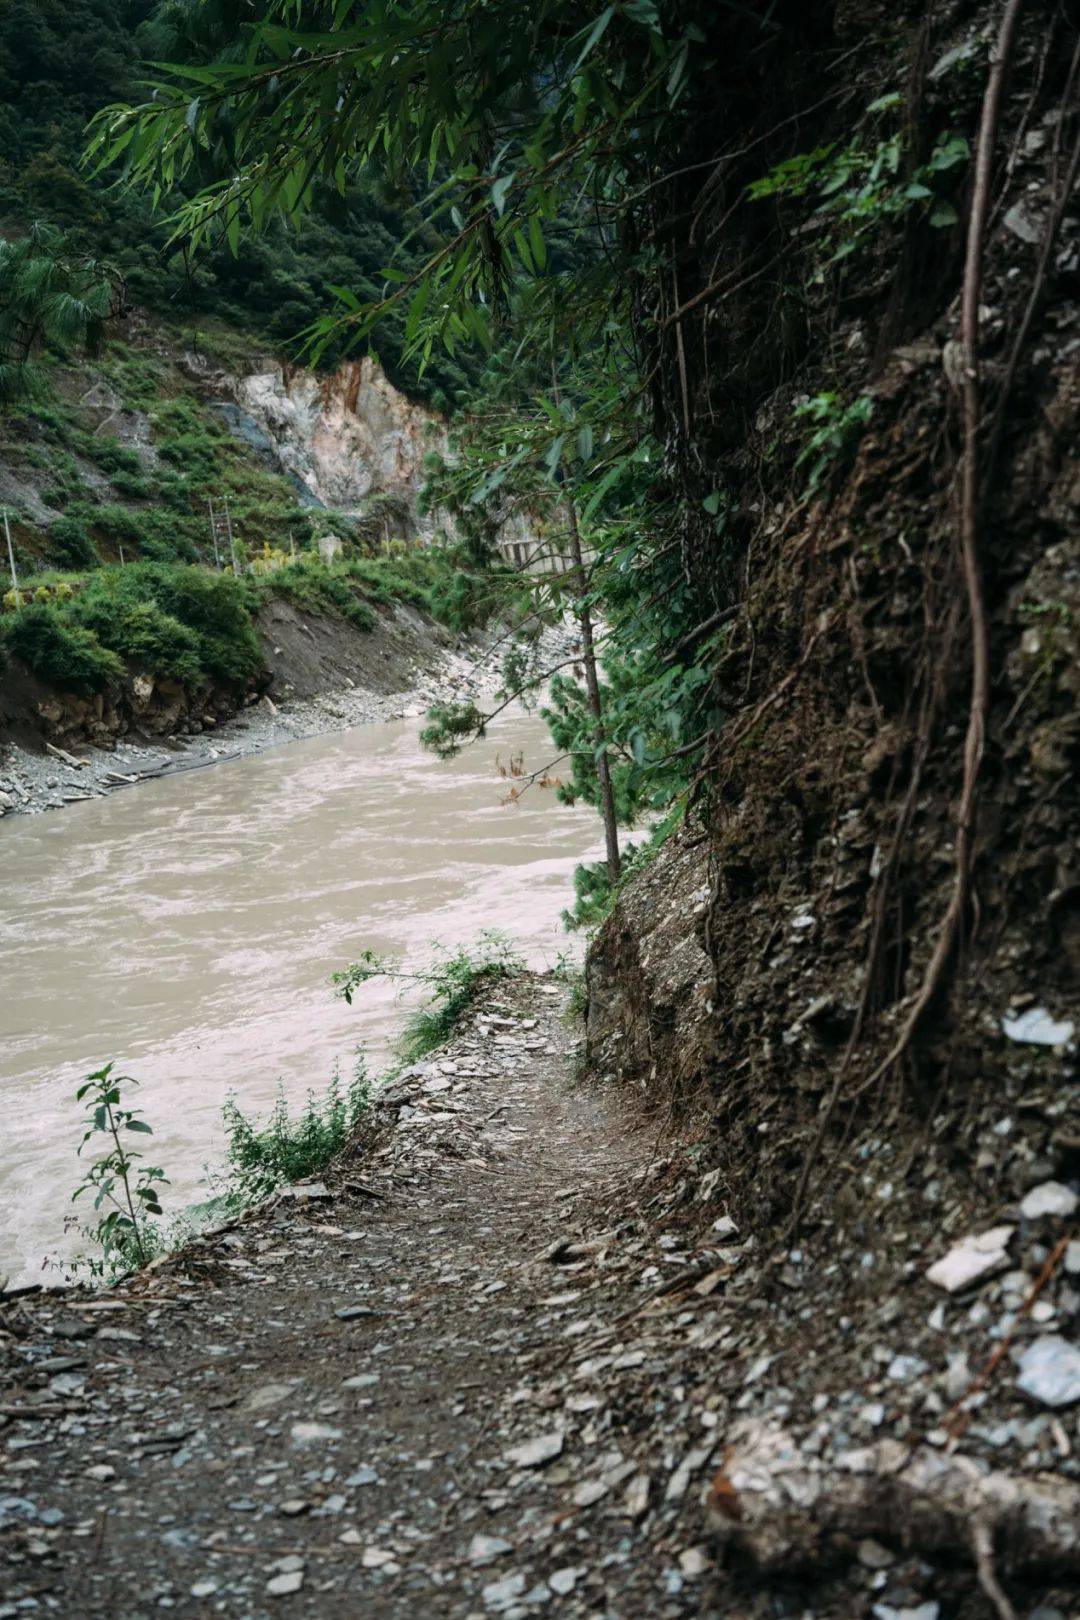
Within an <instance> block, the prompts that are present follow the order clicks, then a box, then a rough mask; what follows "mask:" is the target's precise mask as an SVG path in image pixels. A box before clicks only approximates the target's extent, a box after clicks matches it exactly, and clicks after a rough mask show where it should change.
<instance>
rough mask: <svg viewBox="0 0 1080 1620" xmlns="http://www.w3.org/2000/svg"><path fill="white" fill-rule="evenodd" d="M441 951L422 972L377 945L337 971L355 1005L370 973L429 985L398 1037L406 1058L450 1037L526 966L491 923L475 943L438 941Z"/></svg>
mask: <svg viewBox="0 0 1080 1620" xmlns="http://www.w3.org/2000/svg"><path fill="white" fill-rule="evenodd" d="M435 951H436V956H435V960H434V961H433V962H432V963H431V965H430V966H429V967H427V968H423V969H422V970H421V971H420V972H418V973H405V972H403V971H402V970H401V969H400V968H399V967H398V966H397V965H396V963H394V962H392V961H390V960H388V959H386V958H384V957H380V956H378V955H377V954H376V953H375V952H374V951H365V952H364V953H363V955H362V956H361V958H360V960H359V961H358V962H352V963H350V965H349V966H348V967H347V968H345V969H344V970H343V971H342V972H340V973H335V974H334V975H333V983H334V985H335V989H336V994H337V995H339V996H341V997H342V999H343V1000H344V1001H346V1002H348V1004H349V1006H352V999H353V996H354V995H355V993H356V991H357V990H358V989H359V987H360V986H361V985H362V984H366V983H367V981H368V980H369V979H378V978H390V979H400V980H401V981H402V982H403V983H414V984H422V985H424V986H425V987H426V988H427V990H428V991H429V992H430V994H429V998H428V1000H427V1001H426V1002H425V1003H424V1005H423V1006H421V1007H418V1008H417V1009H416V1010H415V1011H414V1012H412V1013H410V1014H409V1017H408V1020H407V1022H406V1024H405V1030H404V1033H403V1035H402V1037H401V1040H400V1042H399V1043H398V1053H399V1055H400V1057H401V1058H402V1060H403V1062H405V1063H416V1062H418V1061H419V1059H420V1058H422V1057H423V1056H424V1055H425V1054H426V1053H428V1052H430V1051H432V1050H433V1049H434V1048H435V1047H437V1046H441V1045H442V1044H443V1042H444V1041H447V1040H449V1038H450V1036H451V1035H452V1034H453V1033H454V1031H455V1029H456V1028H457V1026H458V1024H459V1023H460V1022H461V1020H462V1019H463V1018H464V1016H465V1014H466V1013H467V1012H468V1011H469V1009H470V1007H472V1005H473V1004H474V1002H475V1001H476V999H477V997H478V996H479V995H480V994H481V993H482V991H483V990H485V989H486V988H487V986H488V985H490V984H491V983H493V982H494V981H498V980H501V979H512V978H515V977H516V976H517V975H518V974H519V973H522V972H524V969H525V964H524V962H523V961H522V959H521V957H520V955H519V954H518V952H517V951H516V950H515V949H514V947H513V945H512V944H511V942H510V941H509V940H508V939H507V938H506V937H505V936H504V935H503V934H499V933H496V932H494V931H493V930H491V929H485V931H484V932H483V933H482V934H481V935H480V938H479V941H478V942H477V944H476V945H474V946H473V947H472V948H471V949H470V948H469V947H468V946H465V945H462V946H459V947H458V949H457V950H455V951H451V950H448V949H447V948H445V947H444V946H440V945H437V946H436V947H435Z"/></svg>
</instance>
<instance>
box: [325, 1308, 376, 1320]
mask: <svg viewBox="0 0 1080 1620" xmlns="http://www.w3.org/2000/svg"><path fill="white" fill-rule="evenodd" d="M379 1314H380V1313H379V1312H378V1311H373V1310H372V1308H371V1306H370V1305H342V1307H341V1308H340V1310H336V1311H335V1312H334V1315H335V1316H336V1317H337V1319H338V1321H339V1322H359V1321H362V1320H363V1318H364V1317H367V1316H378V1315H379Z"/></svg>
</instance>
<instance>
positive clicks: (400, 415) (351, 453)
mask: <svg viewBox="0 0 1080 1620" xmlns="http://www.w3.org/2000/svg"><path fill="white" fill-rule="evenodd" d="M235 393H236V402H237V404H238V405H239V406H240V408H241V410H244V411H246V412H247V413H248V415H249V416H251V417H253V418H254V420H255V422H256V423H257V424H258V426H259V427H260V428H262V430H263V431H264V432H265V433H266V435H267V437H268V438H269V439H270V440H271V442H272V444H273V446H274V449H275V451H276V453H277V456H278V459H279V461H280V464H281V467H282V470H283V471H284V472H287V473H291V474H293V475H294V476H295V477H296V478H298V479H299V480H300V481H301V483H302V484H303V485H304V486H305V487H306V488H307V489H308V490H309V491H310V492H311V494H312V495H313V496H314V497H315V499H316V500H317V501H319V502H320V503H321V504H322V505H324V506H332V507H336V508H338V509H339V510H341V511H344V512H350V513H352V512H358V511H359V510H360V509H361V508H362V507H363V505H364V502H365V500H366V499H367V498H368V497H369V496H371V495H379V494H388V495H398V496H400V497H402V498H403V499H404V500H406V501H407V502H408V503H409V505H410V506H411V507H412V509H413V511H414V512H415V507H416V497H417V495H418V494H419V491H420V486H421V485H422V483H423V482H424V457H425V456H426V455H427V453H428V452H429V451H430V450H437V451H439V452H443V451H445V449H446V428H445V425H444V423H443V421H442V418H441V417H440V416H438V415H437V414H436V412H434V411H432V410H429V409H427V407H426V406H423V405H417V404H415V403H414V402H413V401H412V400H409V399H406V397H405V395H404V394H401V393H399V392H398V390H397V389H396V388H395V387H394V386H393V384H392V383H390V382H388V381H387V379H386V377H385V376H384V374H383V371H382V368H381V366H380V365H379V363H378V361H376V360H372V359H370V358H365V359H363V360H349V361H345V362H344V363H343V364H342V365H340V366H339V367H338V369H337V370H336V371H335V372H332V373H331V374H330V375H329V376H326V377H319V376H316V374H315V373H314V372H313V371H306V370H303V369H300V368H293V367H282V366H274V367H273V368H272V369H271V370H269V371H261V372H256V373H254V374H253V375H251V376H248V377H240V378H238V379H237V380H236V384H235Z"/></svg>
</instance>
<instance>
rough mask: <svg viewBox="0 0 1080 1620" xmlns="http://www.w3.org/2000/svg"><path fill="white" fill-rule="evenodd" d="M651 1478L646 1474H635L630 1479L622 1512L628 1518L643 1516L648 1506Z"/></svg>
mask: <svg viewBox="0 0 1080 1620" xmlns="http://www.w3.org/2000/svg"><path fill="white" fill-rule="evenodd" d="M651 1484H652V1482H651V1480H650V1479H649V1476H648V1474H637V1475H636V1476H635V1477H634V1478H633V1479H632V1480H631V1481H630V1485H629V1487H628V1489H627V1492H626V1502H625V1505H624V1507H623V1512H624V1513H625V1514H626V1517H627V1518H628V1519H640V1518H643V1517H644V1515H645V1513H646V1511H647V1509H648V1506H649V1491H650V1488H651Z"/></svg>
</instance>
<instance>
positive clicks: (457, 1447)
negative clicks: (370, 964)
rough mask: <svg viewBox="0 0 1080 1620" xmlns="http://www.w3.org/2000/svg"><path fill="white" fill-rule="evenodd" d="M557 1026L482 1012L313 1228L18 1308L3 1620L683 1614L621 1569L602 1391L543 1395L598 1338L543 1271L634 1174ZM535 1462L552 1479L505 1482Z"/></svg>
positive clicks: (623, 1523)
mask: <svg viewBox="0 0 1080 1620" xmlns="http://www.w3.org/2000/svg"><path fill="white" fill-rule="evenodd" d="M561 1002H562V995H561V992H559V991H558V990H556V988H555V987H554V986H553V985H551V984H550V983H548V984H547V985H544V984H534V983H533V982H532V981H528V982H527V983H526V984H525V985H523V986H521V987H519V988H516V989H515V990H514V991H513V992H511V993H510V994H509V995H507V996H506V997H504V998H503V1004H502V1005H501V1006H499V1005H495V1006H492V1007H489V1008H488V1009H487V1015H486V1016H485V1017H484V1018H483V1019H482V1020H481V1022H480V1024H479V1025H478V1026H477V1027H476V1028H475V1029H474V1030H472V1031H470V1032H469V1033H467V1034H466V1035H465V1036H463V1037H462V1038H461V1039H459V1040H458V1041H457V1042H456V1043H453V1044H452V1046H451V1048H450V1049H449V1050H450V1052H451V1054H452V1055H450V1056H443V1057H442V1059H441V1061H436V1062H435V1063H433V1064H430V1065H428V1066H426V1068H425V1070H424V1072H421V1073H419V1074H415V1075H412V1076H411V1077H410V1078H408V1079H406V1080H405V1081H403V1082H401V1083H400V1084H399V1085H398V1087H397V1089H396V1092H394V1093H392V1094H391V1098H390V1099H389V1101H388V1103H387V1104H385V1105H384V1106H383V1107H381V1108H380V1109H379V1110H378V1111H377V1112H378V1113H379V1115H380V1116H382V1117H386V1116H388V1114H389V1113H391V1112H394V1113H396V1114H397V1116H398V1117H397V1122H396V1127H395V1128H394V1130H393V1131H392V1132H386V1133H385V1134H386V1140H385V1141H382V1143H381V1146H379V1145H376V1146H375V1147H374V1148H372V1147H371V1145H370V1144H369V1146H368V1148H367V1150H366V1152H364V1153H363V1154H362V1155H360V1156H358V1157H357V1158H356V1159H355V1160H354V1161H353V1162H351V1163H344V1164H342V1165H339V1166H338V1167H337V1168H336V1171H335V1172H334V1173H332V1174H330V1175H328V1176H327V1178H326V1184H327V1188H328V1191H329V1196H328V1197H325V1198H324V1197H321V1196H305V1195H303V1194H301V1195H300V1196H292V1197H290V1198H288V1199H286V1200H283V1201H282V1202H280V1203H278V1204H277V1205H276V1206H275V1207H274V1208H273V1209H272V1210H271V1211H269V1212H266V1213H262V1214H259V1215H257V1216H255V1217H254V1218H250V1219H247V1220H245V1221H244V1222H243V1223H241V1224H240V1225H238V1226H237V1227H235V1228H234V1229H233V1230H232V1231H229V1232H226V1233H224V1234H222V1235H219V1236H217V1237H215V1238H213V1239H210V1240H207V1241H206V1242H204V1243H202V1244H199V1245H196V1246H194V1247H193V1248H191V1249H190V1250H188V1251H186V1252H185V1255H184V1256H183V1258H182V1259H181V1260H180V1261H170V1262H169V1263H168V1264H167V1265H165V1266H163V1267H162V1268H161V1269H160V1270H159V1271H158V1272H157V1273H156V1274H152V1275H151V1276H150V1277H148V1278H144V1279H142V1280H140V1281H139V1282H137V1283H135V1284H133V1285H131V1286H130V1287H128V1288H127V1289H123V1290H118V1291H116V1292H114V1293H113V1294H112V1295H110V1296H107V1297H99V1298H97V1299H94V1298H92V1297H88V1296H77V1297H69V1298H67V1299H63V1300H61V1299H58V1298H57V1296H45V1298H44V1299H41V1300H38V1299H34V1298H31V1299H30V1300H26V1301H23V1302H21V1304H20V1305H16V1306H12V1307H10V1308H9V1311H8V1313H7V1315H8V1318H9V1320H8V1322H7V1324H6V1325H7V1326H8V1328H9V1329H11V1330H13V1331H14V1332H15V1333H16V1334H17V1335H18V1337H17V1338H16V1339H15V1340H14V1344H13V1353H12V1362H13V1367H12V1373H13V1377H14V1379H15V1388H14V1389H11V1390H9V1392H7V1393H6V1394H5V1396H4V1406H3V1412H4V1415H5V1416H6V1417H7V1419H8V1429H7V1434H6V1436H5V1439H6V1447H7V1449H6V1454H5V1462H4V1472H3V1476H2V1479H0V1513H2V1515H3V1517H2V1518H0V1524H2V1523H3V1521H4V1519H6V1521H7V1531H6V1534H5V1535H4V1536H3V1537H2V1539H0V1545H3V1546H4V1549H5V1551H6V1552H7V1556H8V1558H9V1560H11V1562H10V1563H9V1565H8V1569H7V1579H6V1581H5V1585H6V1587H7V1593H6V1596H7V1602H6V1603H3V1602H0V1614H3V1615H8V1614H12V1615H14V1614H16V1613H19V1614H21V1613H25V1612H27V1608H26V1607H24V1606H23V1603H25V1600H26V1599H28V1598H31V1597H32V1598H36V1599H37V1603H38V1605H39V1606H40V1608H42V1609H43V1610H44V1611H45V1612H52V1613H58V1614H62V1615H72V1616H74V1615H109V1616H112V1617H117V1620H119V1617H123V1620H127V1617H132V1620H133V1617H135V1616H141V1615H149V1614H152V1613H155V1612H157V1611H159V1610H161V1609H168V1608H175V1609H177V1610H179V1611H180V1612H181V1613H185V1614H187V1613H200V1614H201V1613H205V1614H223V1615H230V1616H245V1617H248V1616H261V1615H264V1614H269V1613H275V1614H280V1613H283V1612H287V1613H289V1614H290V1615H297V1616H299V1615H319V1616H320V1617H323V1616H325V1617H331V1616H339V1615H341V1616H345V1615H349V1616H355V1615H357V1614H359V1613H364V1614H368V1615H373V1616H387V1617H391V1616H402V1617H404V1616H409V1617H410V1620H412V1617H417V1616H422V1615H423V1616H427V1615H431V1616H436V1615H447V1616H450V1615H453V1616H465V1615H468V1614H472V1613H477V1614H484V1613H503V1614H509V1615H511V1616H512V1615H514V1614H524V1613H534V1612H538V1610H540V1609H541V1608H543V1609H545V1611H549V1610H550V1608H551V1607H555V1608H557V1609H558V1611H559V1612H560V1613H578V1612H581V1613H585V1612H588V1613H594V1612H605V1613H607V1612H610V1613H612V1614H626V1615H642V1616H644V1615H646V1614H649V1615H655V1614H659V1613H661V1612H664V1613H667V1612H670V1613H672V1614H676V1613H680V1614H681V1613H686V1612H699V1611H698V1610H697V1609H696V1607H692V1608H689V1609H688V1608H685V1607H683V1605H682V1604H674V1605H671V1604H669V1605H668V1607H664V1605H663V1604H662V1602H661V1599H660V1595H659V1592H658V1588H657V1581H658V1578H659V1571H658V1569H657V1568H656V1565H655V1556H654V1550H653V1547H652V1545H651V1543H650V1542H649V1541H648V1540H645V1539H636V1540H635V1541H631V1540H630V1539H629V1538H628V1531H629V1530H630V1529H631V1526H632V1524H633V1521H634V1519H635V1518H639V1517H640V1516H641V1513H642V1512H643V1511H644V1503H643V1502H642V1500H641V1497H642V1493H644V1492H645V1491H646V1490H647V1484H646V1483H645V1482H643V1481H641V1480H636V1479H635V1475H636V1472H637V1471H636V1469H635V1467H634V1465H633V1464H629V1465H627V1464H626V1463H625V1462H624V1460H623V1458H622V1457H621V1456H620V1455H619V1454H618V1453H617V1452H615V1453H612V1452H611V1450H610V1446H608V1447H605V1445H604V1443H603V1439H602V1434H601V1432H600V1431H601V1429H602V1427H603V1425H602V1424H601V1425H598V1424H597V1422H596V1421H595V1417H596V1415H598V1414H602V1412H603V1409H604V1406H605V1402H604V1399H603V1398H602V1395H601V1391H600V1388H599V1387H598V1384H597V1382H596V1380H594V1379H591V1378H589V1377H586V1379H585V1380H583V1381H581V1382H577V1383H576V1384H574V1385H573V1388H572V1394H571V1395H570V1396H569V1397H567V1399H566V1401H563V1400H562V1399H561V1398H558V1397H556V1396H555V1395H554V1394H549V1395H547V1396H545V1395H544V1393H543V1392H542V1389H541V1381H542V1379H543V1377H544V1376H545V1374H546V1373H549V1372H550V1371H551V1370H552V1369H556V1370H557V1369H558V1368H559V1367H560V1366H562V1365H563V1364H564V1363H565V1362H566V1359H567V1351H568V1350H573V1349H575V1348H576V1346H577V1345H578V1343H579V1342H581V1341H582V1339H587V1338H590V1337H592V1336H593V1335H594V1334H595V1332H596V1331H597V1329H598V1328H600V1327H602V1321H601V1320H600V1319H598V1318H597V1316H596V1315H595V1314H594V1313H593V1311H592V1309H591V1301H590V1300H589V1299H586V1298H583V1297H582V1290H581V1284H580V1279H579V1277H578V1276H577V1275H575V1274H574V1272H575V1263H574V1258H573V1256H572V1255H571V1256H570V1257H569V1259H570V1271H571V1275H570V1277H569V1278H567V1277H566V1276H565V1275H564V1273H563V1268H562V1267H561V1266H560V1265H559V1264H557V1263H555V1262H553V1261H552V1260H551V1259H546V1258H545V1259H542V1258H538V1257H539V1256H541V1254H542V1252H543V1251H544V1250H545V1249H546V1248H550V1246H551V1245H552V1244H553V1243H555V1242H557V1241H558V1240H560V1239H570V1238H573V1237H574V1236H575V1234H576V1233H577V1231H578V1230H579V1228H581V1229H586V1228H587V1229H590V1230H595V1229H596V1227H597V1226H598V1224H601V1222H602V1210H603V1206H604V1204H605V1202H606V1200H607V1197H608V1195H610V1194H612V1193H615V1194H618V1193H619V1191H620V1189H621V1191H622V1193H623V1195H624V1196H625V1183H626V1180H627V1177H628V1176H629V1175H630V1174H631V1173H632V1172H633V1171H634V1170H635V1169H640V1168H641V1166H642V1165H643V1164H644V1162H645V1161H646V1160H647V1157H648V1154H649V1148H650V1138H649V1137H648V1136H647V1134H645V1133H643V1132H641V1131H639V1130H635V1129H633V1128H632V1127H630V1126H629V1125H628V1121H627V1120H626V1118H625V1117H624V1114H623V1112H622V1111H621V1104H620V1102H619V1100H618V1098H617V1096H615V1095H612V1094H607V1095H602V1094H599V1093H597V1092H596V1091H594V1090H590V1089H588V1088H586V1087H584V1086H582V1085H580V1084H576V1083H574V1082H573V1081H572V1080H571V1079H570V1077H569V1071H568V1068H567V1065H566V1060H565V1055H564V1053H565V1046H566V1031H565V1026H564V1025H563V1024H562V1022H561V1019H560V1007H561ZM403 1098H407V1099H408V1100H406V1101H402V1099H403ZM361 1179H362V1182H363V1186H364V1188H367V1189H374V1191H375V1192H378V1193H380V1194H381V1195H380V1196H371V1194H370V1192H369V1191H366V1190H363V1189H362V1188H361ZM384 1188H385V1189H387V1191H385V1192H382V1189H384ZM317 1193H318V1189H316V1194H317ZM585 1263H586V1264H587V1263H588V1262H585ZM582 1264H583V1262H582V1260H581V1259H579V1260H578V1262H577V1268H576V1269H577V1271H578V1272H580V1270H581V1267H582ZM568 1408H569V1409H568ZM538 1439H541V1440H542V1442H543V1443H542V1444H541V1445H540V1446H539V1447H538V1451H539V1452H540V1453H547V1452H556V1451H558V1452H560V1453H561V1454H560V1455H551V1456H548V1457H547V1460H546V1461H540V1462H537V1463H535V1465H533V1464H532V1459H531V1458H530V1457H529V1456H528V1455H523V1456H522V1457H520V1458H518V1459H516V1460H515V1459H513V1458H511V1457H508V1452H510V1451H511V1450H512V1448H514V1447H515V1446H521V1445H524V1444H527V1443H529V1442H532V1441H534V1440H538ZM586 1451H587V1452H588V1453H590V1454H591V1455H588V1456H586V1455H585V1452H586ZM605 1453H606V1454H605ZM586 1480H591V1481H593V1482H594V1483H593V1484H592V1486H591V1487H590V1489H588V1490H585V1491H582V1489H581V1487H582V1485H583V1482H584V1481H586ZM628 1491H629V1497H627V1492H628ZM575 1494H576V1495H577V1497H578V1499H579V1501H581V1500H584V1499H585V1498H591V1499H592V1500H591V1501H590V1502H588V1503H587V1506H593V1505H594V1504H595V1503H596V1501H597V1500H599V1498H604V1500H605V1502H606V1504H607V1507H608V1509H609V1511H608V1512H606V1513H605V1514H604V1515H603V1516H602V1517H601V1518H600V1519H597V1516H596V1514H595V1513H593V1514H590V1513H589V1512H588V1511H587V1510H586V1508H582V1507H578V1506H575V1502H574V1498H575ZM477 1538H479V1539H477ZM669 1584H670V1583H669ZM639 1589H640V1590H639ZM635 1592H637V1595H635ZM685 1595H686V1598H687V1599H689V1598H690V1596H691V1589H690V1588H687V1590H686V1594H685ZM20 1600H23V1603H21V1602H20Z"/></svg>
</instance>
